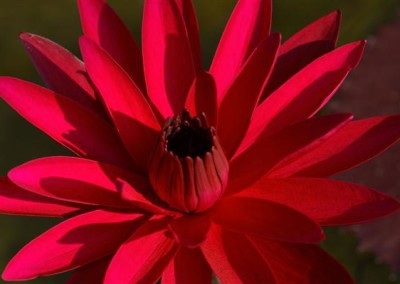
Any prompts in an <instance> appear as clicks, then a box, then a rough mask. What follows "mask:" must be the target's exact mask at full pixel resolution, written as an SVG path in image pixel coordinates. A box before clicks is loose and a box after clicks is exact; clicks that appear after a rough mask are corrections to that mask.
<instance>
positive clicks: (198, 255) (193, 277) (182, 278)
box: [161, 247, 212, 284]
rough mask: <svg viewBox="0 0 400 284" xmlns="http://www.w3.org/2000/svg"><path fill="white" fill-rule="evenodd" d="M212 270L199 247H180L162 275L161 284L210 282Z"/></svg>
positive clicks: (199, 283) (201, 283)
mask: <svg viewBox="0 0 400 284" xmlns="http://www.w3.org/2000/svg"><path fill="white" fill-rule="evenodd" d="M211 280H212V271H211V268H210V266H209V265H208V263H207V261H206V260H205V258H204V255H203V254H202V252H201V251H200V249H187V248H183V247H181V248H180V249H179V251H178V253H177V255H176V256H175V257H174V260H173V261H171V262H170V264H169V265H168V266H167V268H166V269H165V271H164V273H163V275H162V281H161V283H162V284H187V283H190V284H204V283H211Z"/></svg>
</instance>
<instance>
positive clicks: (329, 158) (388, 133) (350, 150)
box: [271, 116, 400, 177]
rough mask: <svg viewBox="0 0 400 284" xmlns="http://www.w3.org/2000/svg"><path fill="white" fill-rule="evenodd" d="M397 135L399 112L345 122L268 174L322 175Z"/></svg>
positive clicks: (345, 166) (383, 146) (376, 151)
mask: <svg viewBox="0 0 400 284" xmlns="http://www.w3.org/2000/svg"><path fill="white" fill-rule="evenodd" d="M399 139H400V116H382V117H374V118H368V119H362V120H357V121H354V122H351V123H349V124H348V125H347V126H345V127H344V128H343V129H341V130H340V131H338V132H337V133H336V134H335V135H333V136H332V137H331V138H330V139H328V140H326V141H323V142H322V143H320V144H319V145H318V146H317V147H315V148H312V149H310V151H306V152H305V153H304V155H303V156H301V157H299V158H298V159H296V160H293V161H292V162H290V163H289V162H288V163H283V164H282V165H281V166H279V167H277V168H276V169H274V170H273V172H271V177H288V176H313V177H325V176H330V175H334V174H337V173H339V172H342V171H345V170H348V169H350V168H352V167H355V166H357V165H359V164H361V163H363V162H365V161H367V160H369V159H371V158H373V157H375V156H376V155H378V154H380V153H381V152H383V151H384V150H386V149H387V148H388V147H390V146H391V145H393V143H395V142H396V141H398V140H399Z"/></svg>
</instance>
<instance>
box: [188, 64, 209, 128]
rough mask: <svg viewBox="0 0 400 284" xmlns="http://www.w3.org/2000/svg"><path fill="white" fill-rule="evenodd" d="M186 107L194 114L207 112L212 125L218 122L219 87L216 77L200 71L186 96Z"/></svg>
mask: <svg viewBox="0 0 400 284" xmlns="http://www.w3.org/2000/svg"><path fill="white" fill-rule="evenodd" d="M185 108H186V109H188V110H189V111H190V112H191V113H192V114H197V115H200V114H201V113H203V112H204V113H205V115H206V117H207V122H208V123H209V124H210V125H211V126H215V125H216V123H217V89H216V86H215V81H214V78H213V77H212V76H211V75H210V74H209V73H207V72H200V73H198V74H197V77H196V78H195V79H194V81H193V84H192V86H191V87H190V90H189V93H188V96H187V98H186V104H185Z"/></svg>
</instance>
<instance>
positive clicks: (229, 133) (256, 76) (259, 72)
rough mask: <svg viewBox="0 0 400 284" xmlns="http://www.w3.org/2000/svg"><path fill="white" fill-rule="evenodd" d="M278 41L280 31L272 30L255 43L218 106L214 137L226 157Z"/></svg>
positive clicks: (238, 139) (267, 72)
mask: <svg viewBox="0 0 400 284" xmlns="http://www.w3.org/2000/svg"><path fill="white" fill-rule="evenodd" d="M280 42H281V36H280V34H276V33H274V34H272V35H271V36H269V37H268V38H267V39H265V40H263V41H262V42H261V43H260V44H259V46H257V48H256V49H255V50H254V52H253V53H252V54H251V55H250V57H249V59H248V60H247V62H246V63H245V64H244V65H243V68H242V70H241V71H240V72H239V73H238V76H237V77H236V78H235V81H234V82H233V83H232V86H231V87H230V88H229V90H228V91H227V93H226V95H225V97H224V99H223V100H222V102H221V105H220V106H219V110H218V124H217V130H218V136H219V138H220V140H221V144H222V146H223V147H224V150H225V153H226V154H227V156H228V157H231V156H232V155H233V154H234V152H235V150H236V149H237V147H238V146H239V144H240V142H241V141H242V139H243V136H244V134H245V133H246V131H247V128H248V126H249V123H250V119H251V117H252V114H253V111H254V109H255V108H256V106H257V104H258V100H259V98H260V96H261V94H262V91H263V89H264V86H265V85H266V83H267V81H268V79H269V75H270V73H271V71H272V68H273V66H274V63H275V60H276V56H277V52H278V49H279V46H280Z"/></svg>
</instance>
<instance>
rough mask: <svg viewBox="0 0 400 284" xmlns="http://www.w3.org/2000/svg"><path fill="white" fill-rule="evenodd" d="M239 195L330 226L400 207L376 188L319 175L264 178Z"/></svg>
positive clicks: (351, 221)
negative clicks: (271, 203)
mask: <svg viewBox="0 0 400 284" xmlns="http://www.w3.org/2000/svg"><path fill="white" fill-rule="evenodd" d="M239 196H242V197H251V198H260V199H264V200H269V201H273V202H277V203H280V204H284V205H286V206H289V207H291V208H294V209H295V210H297V211H300V212H302V213H303V214H305V215H307V216H309V217H310V218H312V219H313V220H315V221H317V222H318V223H320V224H322V225H327V226H333V225H350V224H354V223H360V222H366V221H369V220H372V219H376V218H379V217H382V216H385V215H387V214H390V213H392V212H393V211H395V210H397V209H399V208H400V203H399V202H397V201H396V200H395V199H393V198H392V197H389V196H387V195H386V194H384V193H381V192H378V191H375V190H373V189H370V188H367V187H364V186H361V185H358V184H353V183H348V182H341V181H333V180H328V179H317V178H289V179H281V180H279V179H261V180H260V181H259V182H258V183H256V184H255V185H253V186H252V187H251V188H249V189H246V190H244V191H242V192H241V193H239Z"/></svg>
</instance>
